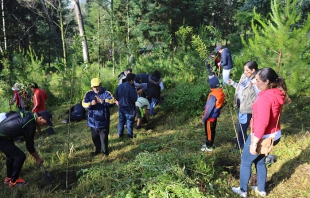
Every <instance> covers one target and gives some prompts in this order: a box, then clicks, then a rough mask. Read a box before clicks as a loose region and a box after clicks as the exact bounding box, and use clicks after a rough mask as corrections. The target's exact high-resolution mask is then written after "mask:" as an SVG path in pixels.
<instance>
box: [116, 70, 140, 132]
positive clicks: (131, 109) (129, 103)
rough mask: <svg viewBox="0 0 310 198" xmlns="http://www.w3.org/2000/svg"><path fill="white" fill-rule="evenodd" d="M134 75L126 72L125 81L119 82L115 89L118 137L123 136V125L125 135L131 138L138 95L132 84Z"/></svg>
mask: <svg viewBox="0 0 310 198" xmlns="http://www.w3.org/2000/svg"><path fill="white" fill-rule="evenodd" d="M134 79H135V75H134V74H133V73H129V74H127V77H126V82H125V83H123V84H120V85H119V86H118V87H117V88H116V91H115V95H114V96H115V99H116V104H117V105H118V114H119V115H118V137H120V138H121V137H123V134H124V125H126V127H127V137H128V138H133V137H134V135H133V123H134V121H135V116H136V106H135V102H136V101H137V99H138V95H137V93H136V90H135V86H134Z"/></svg>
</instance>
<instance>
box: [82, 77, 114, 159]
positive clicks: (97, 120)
mask: <svg viewBox="0 0 310 198" xmlns="http://www.w3.org/2000/svg"><path fill="white" fill-rule="evenodd" d="M90 85H91V88H92V90H89V91H88V92H86V94H85V96H84V99H83V101H82V106H83V107H84V108H86V109H88V120H87V124H88V126H89V127H90V131H91V135H92V140H93V143H94V145H95V152H92V153H91V154H92V155H93V156H95V155H98V154H100V153H102V154H103V155H104V156H108V155H109V147H108V144H109V140H108V135H109V130H110V110H109V107H113V106H114V105H115V99H114V97H113V95H112V94H111V93H110V92H109V91H107V90H106V89H105V88H104V87H102V84H101V80H100V79H99V78H93V79H92V80H91V81H90Z"/></svg>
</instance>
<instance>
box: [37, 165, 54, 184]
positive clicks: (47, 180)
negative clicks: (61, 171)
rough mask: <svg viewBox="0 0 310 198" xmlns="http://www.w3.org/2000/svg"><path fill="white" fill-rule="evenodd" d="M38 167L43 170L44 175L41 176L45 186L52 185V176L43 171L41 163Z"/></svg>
mask: <svg viewBox="0 0 310 198" xmlns="http://www.w3.org/2000/svg"><path fill="white" fill-rule="evenodd" d="M40 165H41V167H42V169H43V171H44V174H43V176H42V178H43V180H44V182H45V185H46V186H49V185H51V184H52V183H53V181H54V177H53V175H52V174H51V173H50V172H48V171H47V170H46V169H45V167H44V165H43V163H41V164H40Z"/></svg>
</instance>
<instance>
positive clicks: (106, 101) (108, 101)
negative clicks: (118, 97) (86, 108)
mask: <svg viewBox="0 0 310 198" xmlns="http://www.w3.org/2000/svg"><path fill="white" fill-rule="evenodd" d="M115 102H116V101H115V98H114V97H113V95H112V94H111V92H109V91H106V92H105V99H104V105H105V106H107V107H113V106H114V105H115Z"/></svg>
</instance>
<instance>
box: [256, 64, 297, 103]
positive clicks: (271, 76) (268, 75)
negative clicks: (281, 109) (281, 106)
mask: <svg viewBox="0 0 310 198" xmlns="http://www.w3.org/2000/svg"><path fill="white" fill-rule="evenodd" d="M256 74H257V75H258V76H259V77H260V79H261V80H262V81H263V82H266V81H267V80H269V83H268V84H267V89H272V88H278V89H280V90H281V91H282V92H283V93H284V94H285V98H286V100H287V101H288V102H290V101H291V100H290V98H289V96H288V94H287V87H286V83H285V79H284V78H282V77H280V76H278V74H277V73H276V72H275V71H274V70H273V69H272V68H270V67H266V68H262V69H260V70H258V71H257V73H256Z"/></svg>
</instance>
